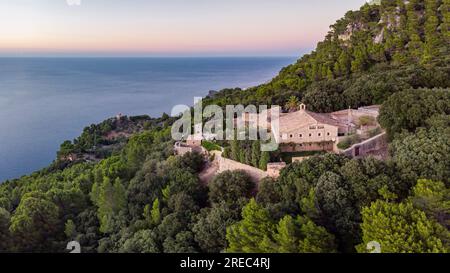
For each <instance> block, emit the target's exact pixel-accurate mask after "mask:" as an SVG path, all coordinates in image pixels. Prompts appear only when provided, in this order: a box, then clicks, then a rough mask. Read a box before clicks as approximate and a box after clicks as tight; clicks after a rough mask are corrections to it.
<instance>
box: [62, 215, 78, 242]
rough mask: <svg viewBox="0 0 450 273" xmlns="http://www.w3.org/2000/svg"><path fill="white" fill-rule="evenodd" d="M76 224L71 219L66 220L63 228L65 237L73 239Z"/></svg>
mask: <svg viewBox="0 0 450 273" xmlns="http://www.w3.org/2000/svg"><path fill="white" fill-rule="evenodd" d="M76 232H77V230H76V226H75V223H74V222H73V221H72V220H70V219H69V220H67V222H66V224H65V229H64V233H65V234H66V236H67V238H69V239H73V238H75V235H76Z"/></svg>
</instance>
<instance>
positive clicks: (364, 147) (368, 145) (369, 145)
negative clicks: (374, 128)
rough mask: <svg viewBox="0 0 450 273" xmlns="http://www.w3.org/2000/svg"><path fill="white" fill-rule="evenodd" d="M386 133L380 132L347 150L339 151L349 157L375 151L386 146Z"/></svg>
mask: <svg viewBox="0 0 450 273" xmlns="http://www.w3.org/2000/svg"><path fill="white" fill-rule="evenodd" d="M386 145H387V134H386V133H382V134H380V135H377V136H375V137H373V138H370V139H368V140H366V141H363V142H361V143H358V144H355V145H353V146H352V147H350V148H348V149H347V150H343V151H341V154H344V155H347V156H351V157H364V156H367V155H369V154H372V153H373V152H375V151H378V150H382V149H384V148H386Z"/></svg>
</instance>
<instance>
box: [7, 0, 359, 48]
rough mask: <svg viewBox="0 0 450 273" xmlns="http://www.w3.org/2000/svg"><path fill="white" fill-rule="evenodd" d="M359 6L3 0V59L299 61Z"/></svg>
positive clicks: (332, 0)
mask: <svg viewBox="0 0 450 273" xmlns="http://www.w3.org/2000/svg"><path fill="white" fill-rule="evenodd" d="M72 1H76V0H72ZM364 2H365V1H363V0H344V1H338V0H81V5H79V6H76V5H75V6H70V5H68V4H67V1H66V0H0V26H1V27H0V56H297V55H300V54H301V53H304V52H307V51H309V50H311V49H312V48H314V47H315V45H316V43H317V42H318V41H319V40H322V39H323V37H324V35H325V34H326V33H327V31H328V27H329V25H331V24H333V23H334V22H335V21H336V20H337V19H339V18H341V17H342V16H343V15H344V13H345V12H346V11H348V10H350V9H357V8H359V7H360V6H361V5H362V4H364Z"/></svg>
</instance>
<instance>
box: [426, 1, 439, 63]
mask: <svg viewBox="0 0 450 273" xmlns="http://www.w3.org/2000/svg"><path fill="white" fill-rule="evenodd" d="M438 7H439V3H438V1H437V0H425V18H426V20H425V46H424V53H423V56H422V63H428V62H429V61H430V60H431V59H433V57H436V56H437V55H438V54H439V45H440V43H441V42H440V37H439V33H438V28H439V19H438V13H437V11H438Z"/></svg>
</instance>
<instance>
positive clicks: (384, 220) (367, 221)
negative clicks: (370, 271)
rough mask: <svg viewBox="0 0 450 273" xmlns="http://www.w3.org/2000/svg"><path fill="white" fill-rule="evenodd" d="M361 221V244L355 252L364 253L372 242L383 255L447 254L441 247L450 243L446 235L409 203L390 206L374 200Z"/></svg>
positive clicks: (442, 228)
mask: <svg viewBox="0 0 450 273" xmlns="http://www.w3.org/2000/svg"><path fill="white" fill-rule="evenodd" d="M362 220H363V223H362V224H361V228H362V232H363V243H362V244H361V245H359V246H358V248H357V249H358V251H359V252H367V249H366V246H367V244H368V243H369V242H372V241H376V242H378V243H380V245H381V251H382V252H383V253H429V252H434V253H438V252H444V253H445V252H448V251H450V247H449V246H448V244H446V243H445V242H448V240H449V239H450V233H449V231H448V230H447V229H445V228H444V227H443V226H442V225H440V224H439V223H437V222H436V221H434V220H431V219H428V218H427V216H426V214H425V213H424V212H423V211H421V210H418V209H416V208H414V207H413V205H412V203H411V202H409V201H408V202H404V203H400V204H393V203H388V202H385V201H380V200H378V201H376V202H375V203H372V205H371V206H370V207H366V208H363V210H362Z"/></svg>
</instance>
